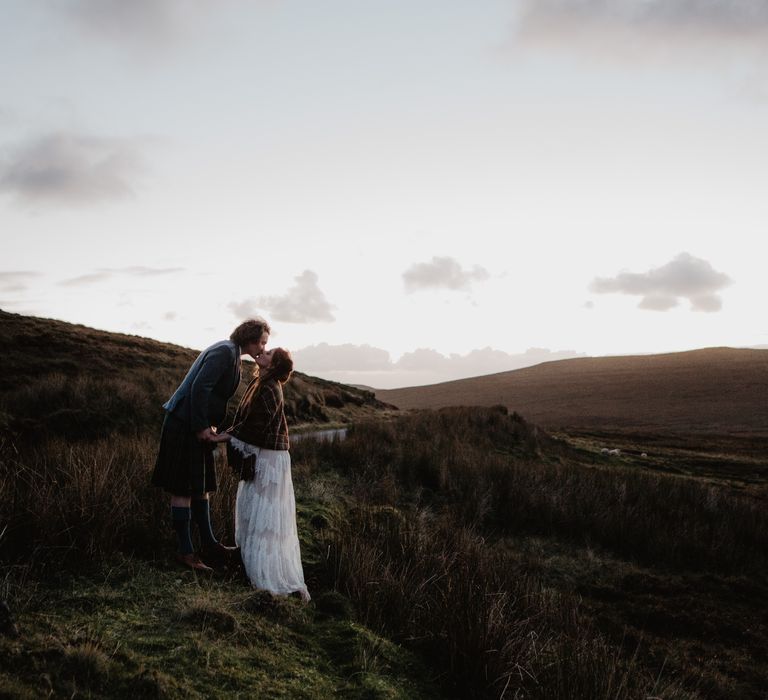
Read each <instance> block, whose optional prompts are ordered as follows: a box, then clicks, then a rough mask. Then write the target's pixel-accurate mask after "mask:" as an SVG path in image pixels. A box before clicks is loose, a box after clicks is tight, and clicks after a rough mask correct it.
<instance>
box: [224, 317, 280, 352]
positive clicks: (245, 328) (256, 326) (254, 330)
mask: <svg viewBox="0 0 768 700" xmlns="http://www.w3.org/2000/svg"><path fill="white" fill-rule="evenodd" d="M271 332H272V330H271V329H270V327H269V324H268V323H267V322H266V321H265V320H264V319H263V318H249V319H248V320H247V321H243V322H242V323H241V324H240V325H239V326H238V327H237V328H235V330H233V331H232V335H230V336H229V339H230V340H231V341H232V342H233V343H237V344H238V345H239V346H240V347H243V345H246V344H247V343H257V342H258V341H259V340H261V336H262V335H264V333H271Z"/></svg>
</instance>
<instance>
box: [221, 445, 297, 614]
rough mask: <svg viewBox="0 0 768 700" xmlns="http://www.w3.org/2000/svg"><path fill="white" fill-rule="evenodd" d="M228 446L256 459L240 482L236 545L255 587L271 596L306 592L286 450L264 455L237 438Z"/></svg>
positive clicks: (261, 449) (264, 450)
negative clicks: (251, 471) (252, 471)
mask: <svg viewBox="0 0 768 700" xmlns="http://www.w3.org/2000/svg"><path fill="white" fill-rule="evenodd" d="M230 444H231V446H232V447H233V448H234V449H235V450H237V451H238V452H240V453H241V454H242V455H243V456H244V457H247V456H250V455H255V456H256V467H255V474H254V477H253V479H252V480H251V481H241V482H240V484H239V485H238V487H237V502H236V504H235V543H236V544H237V546H238V547H240V555H241V556H242V559H243V565H244V566H245V573H246V575H247V576H248V580H249V581H250V582H251V585H252V586H253V587H254V588H262V589H264V590H267V591H270V592H271V593H278V594H283V595H285V594H288V593H294V592H298V593H300V594H301V596H302V598H303V599H304V600H309V593H308V592H307V587H306V585H305V584H304V570H303V569H302V566H301V551H300V549H299V533H298V530H297V529H296V499H295V497H294V493H293V481H292V479H291V456H290V453H289V452H288V450H268V449H266V448H263V447H256V446H254V445H250V444H248V443H247V442H242V441H241V440H238V439H237V438H232V440H231V442H230Z"/></svg>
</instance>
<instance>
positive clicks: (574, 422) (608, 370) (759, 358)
mask: <svg viewBox="0 0 768 700" xmlns="http://www.w3.org/2000/svg"><path fill="white" fill-rule="evenodd" d="M376 397H377V398H379V399H382V400H383V401H387V402H389V403H392V404H395V405H396V406H398V407H399V408H402V409H408V408H439V407H443V406H451V405H486V406H489V405H494V404H502V405H504V406H507V407H508V408H509V409H511V410H514V411H518V412H519V413H521V414H523V415H524V416H525V417H526V418H527V419H529V420H531V421H533V422H535V423H537V424H539V425H542V426H544V427H547V428H581V429H584V428H587V429H589V428H592V429H606V428H609V429H633V430H649V431H658V430H669V431H675V432H686V433H687V432H714V433H750V434H756V435H768V350H747V349H734V348H707V349H703V350H693V351H690V352H679V353H670V354H664V355H638V356H627V357H589V358H575V359H568V360H559V361H555V362H545V363H543V364H540V365H536V366H534V367H526V368H524V369H519V370H514V371H512V372H501V373H499V374H492V375H487V376H484V377H475V378H471V379H461V380H458V381H452V382H445V383H442V384H433V385H431V386H423V387H413V388H405V389H392V390H377V391H376Z"/></svg>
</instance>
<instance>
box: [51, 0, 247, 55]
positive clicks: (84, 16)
mask: <svg viewBox="0 0 768 700" xmlns="http://www.w3.org/2000/svg"><path fill="white" fill-rule="evenodd" d="M48 1H49V4H51V5H52V6H53V7H54V8H55V9H56V10H58V11H59V12H60V13H61V14H63V15H64V16H65V17H66V18H68V19H69V20H71V22H72V23H73V24H74V26H75V27H76V28H77V29H78V30H80V32H81V33H82V34H84V35H85V36H86V37H87V38H94V39H98V40H102V41H107V42H111V43H113V44H120V45H122V46H124V47H126V48H129V49H132V50H134V51H141V52H142V53H141V57H142V58H145V57H146V53H145V52H146V51H147V50H150V51H151V52H157V51H163V50H168V49H173V48H175V47H177V46H178V45H179V44H180V43H181V42H183V41H184V40H187V41H189V40H192V39H194V38H195V37H197V36H199V35H200V34H201V33H207V32H210V29H211V25H212V24H213V23H214V21H215V20H216V19H217V18H218V17H220V16H221V15H222V13H224V12H227V11H230V10H235V11H242V9H243V8H242V6H238V5H239V3H238V2H235V1H234V0H48Z"/></svg>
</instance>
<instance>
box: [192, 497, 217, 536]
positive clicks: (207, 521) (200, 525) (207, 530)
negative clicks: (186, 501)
mask: <svg viewBox="0 0 768 700" xmlns="http://www.w3.org/2000/svg"><path fill="white" fill-rule="evenodd" d="M192 517H193V518H194V520H195V523H197V529H198V530H200V539H201V540H202V542H203V546H205V547H212V546H213V545H215V544H217V543H218V540H217V539H216V536H215V535H214V534H213V529H212V528H211V507H210V504H209V502H208V499H207V498H193V499H192Z"/></svg>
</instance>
